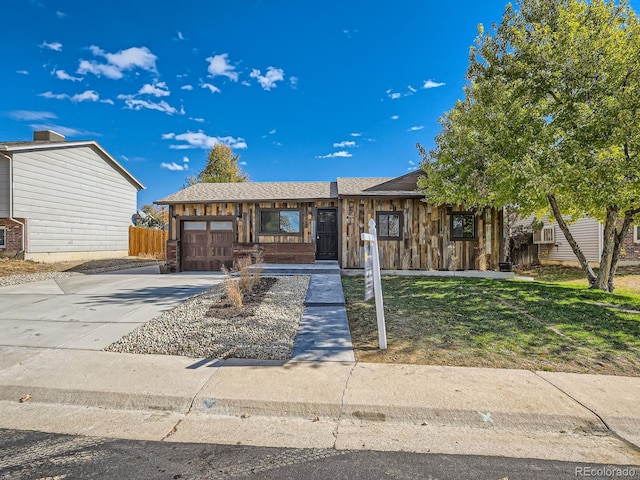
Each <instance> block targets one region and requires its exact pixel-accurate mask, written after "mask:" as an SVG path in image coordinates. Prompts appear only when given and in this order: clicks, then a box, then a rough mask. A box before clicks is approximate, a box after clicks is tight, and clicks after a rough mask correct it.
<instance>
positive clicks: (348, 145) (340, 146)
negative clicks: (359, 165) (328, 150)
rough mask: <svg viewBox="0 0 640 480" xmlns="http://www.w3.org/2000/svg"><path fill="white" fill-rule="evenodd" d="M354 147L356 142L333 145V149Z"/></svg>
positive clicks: (348, 141)
mask: <svg viewBox="0 0 640 480" xmlns="http://www.w3.org/2000/svg"><path fill="white" fill-rule="evenodd" d="M355 146H356V142H353V141H350V140H345V141H344V142H338V143H334V144H333V147H334V148H352V147H355Z"/></svg>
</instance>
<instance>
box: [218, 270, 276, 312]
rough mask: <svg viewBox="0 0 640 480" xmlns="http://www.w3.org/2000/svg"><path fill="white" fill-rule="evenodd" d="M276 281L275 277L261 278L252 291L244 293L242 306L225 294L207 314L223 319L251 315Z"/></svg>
mask: <svg viewBox="0 0 640 480" xmlns="http://www.w3.org/2000/svg"><path fill="white" fill-rule="evenodd" d="M276 282H277V279H276V278H273V277H266V278H261V279H260V281H259V282H258V284H257V285H256V286H254V288H253V291H252V292H251V293H244V294H243V295H242V306H241V307H237V306H235V305H233V304H232V303H231V302H229V299H228V298H227V296H226V295H225V296H223V297H222V298H221V299H220V301H218V302H216V303H214V304H213V305H211V307H209V310H208V311H207V316H208V317H215V318H219V319H222V320H226V319H229V318H236V317H250V316H252V315H253V314H254V312H255V310H256V308H257V307H258V306H259V305H260V304H261V303H262V300H263V299H264V297H265V296H266V295H267V293H268V292H269V290H271V287H272V286H273V285H274V284H275V283H276Z"/></svg>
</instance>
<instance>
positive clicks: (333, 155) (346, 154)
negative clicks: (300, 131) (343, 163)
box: [316, 150, 353, 158]
mask: <svg viewBox="0 0 640 480" xmlns="http://www.w3.org/2000/svg"><path fill="white" fill-rule="evenodd" d="M336 157H342V158H348V157H353V155H351V154H350V153H349V152H345V151H344V150H341V151H339V152H334V153H330V154H328V155H318V156H317V157H316V158H336Z"/></svg>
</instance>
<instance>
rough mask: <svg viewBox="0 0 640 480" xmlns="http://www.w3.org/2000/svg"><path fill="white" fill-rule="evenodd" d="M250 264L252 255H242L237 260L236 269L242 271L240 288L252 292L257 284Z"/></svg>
mask: <svg viewBox="0 0 640 480" xmlns="http://www.w3.org/2000/svg"><path fill="white" fill-rule="evenodd" d="M250 266H251V257H242V258H239V259H238V260H236V270H238V272H240V280H239V282H240V290H242V291H243V292H244V293H251V292H252V291H253V286H254V285H255V283H254V279H253V277H252V275H251V269H250V268H249V267H250Z"/></svg>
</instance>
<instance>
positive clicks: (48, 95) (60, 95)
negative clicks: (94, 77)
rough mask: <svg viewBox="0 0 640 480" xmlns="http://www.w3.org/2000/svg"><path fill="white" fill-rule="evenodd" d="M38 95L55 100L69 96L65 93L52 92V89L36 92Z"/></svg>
mask: <svg viewBox="0 0 640 480" xmlns="http://www.w3.org/2000/svg"><path fill="white" fill-rule="evenodd" d="M38 96H39V97H44V98H55V99H56V100H64V99H65V98H69V95H67V94H66V93H53V92H52V91H48V92H44V93H40V94H38Z"/></svg>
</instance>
